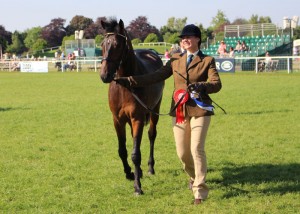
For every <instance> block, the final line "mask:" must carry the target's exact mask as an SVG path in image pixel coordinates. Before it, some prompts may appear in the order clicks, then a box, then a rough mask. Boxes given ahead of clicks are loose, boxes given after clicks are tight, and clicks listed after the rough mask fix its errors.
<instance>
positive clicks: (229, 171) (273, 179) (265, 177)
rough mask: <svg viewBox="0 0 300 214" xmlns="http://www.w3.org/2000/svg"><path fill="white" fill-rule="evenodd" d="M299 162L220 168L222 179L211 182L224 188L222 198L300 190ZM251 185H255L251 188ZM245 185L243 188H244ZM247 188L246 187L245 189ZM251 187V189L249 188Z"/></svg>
mask: <svg viewBox="0 0 300 214" xmlns="http://www.w3.org/2000/svg"><path fill="white" fill-rule="evenodd" d="M299 175H300V164H298V163H291V164H282V165H273V164H254V165H246V166H235V165H234V164H229V166H227V167H224V168H223V169H222V177H223V179H222V180H212V181H211V182H213V183H216V184H218V185H221V186H224V187H225V188H226V193H225V195H224V198H229V197H235V196H240V195H250V194H252V193H255V192H256V193H263V194H280V195H283V194H286V193H292V192H300V182H299V181H300V176H299ZM253 186H255V187H254V188H253ZM244 187H245V189H244ZM246 188H247V189H246ZM249 189H251V190H249Z"/></svg>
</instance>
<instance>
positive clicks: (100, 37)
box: [95, 34, 104, 46]
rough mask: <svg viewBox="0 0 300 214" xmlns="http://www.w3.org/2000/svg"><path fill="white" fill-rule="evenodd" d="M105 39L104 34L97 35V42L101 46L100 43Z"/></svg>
mask: <svg viewBox="0 0 300 214" xmlns="http://www.w3.org/2000/svg"><path fill="white" fill-rule="evenodd" d="M103 39H104V36H103V35H102V34H98V35H97V36H96V37H95V43H96V44H97V45H99V46H100V44H101V43H102V41H103Z"/></svg>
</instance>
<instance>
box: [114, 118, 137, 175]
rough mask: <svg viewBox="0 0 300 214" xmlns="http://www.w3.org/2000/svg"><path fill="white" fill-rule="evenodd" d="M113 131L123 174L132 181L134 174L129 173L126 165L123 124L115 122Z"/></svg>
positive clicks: (129, 169)
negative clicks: (115, 134) (117, 144)
mask: <svg viewBox="0 0 300 214" xmlns="http://www.w3.org/2000/svg"><path fill="white" fill-rule="evenodd" d="M114 125H115V129H116V132H117V136H118V143H119V149H118V152H119V157H120V158H121V160H122V163H123V167H124V172H125V174H126V178H127V179H129V180H134V174H133V173H132V172H131V167H130V166H129V164H128V160H127V158H128V154H127V149H126V129H125V124H122V125H121V124H120V123H118V122H117V121H114Z"/></svg>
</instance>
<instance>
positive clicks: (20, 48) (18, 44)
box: [6, 31, 25, 54]
mask: <svg viewBox="0 0 300 214" xmlns="http://www.w3.org/2000/svg"><path fill="white" fill-rule="evenodd" d="M6 51H7V52H9V53H16V54H22V53H23V52H24V51H25V45H24V43H23V40H22V35H21V34H20V33H19V32H18V31H15V32H14V33H13V34H12V44H11V45H8V46H7V49H6Z"/></svg>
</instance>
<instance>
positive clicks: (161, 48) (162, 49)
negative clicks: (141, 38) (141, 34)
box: [133, 45, 171, 54]
mask: <svg viewBox="0 0 300 214" xmlns="http://www.w3.org/2000/svg"><path fill="white" fill-rule="evenodd" d="M133 48H134V49H153V50H155V51H156V52H158V53H159V54H164V53H165V50H166V49H169V50H170V49H171V45H166V46H164V45H160V46H158V45H133Z"/></svg>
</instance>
